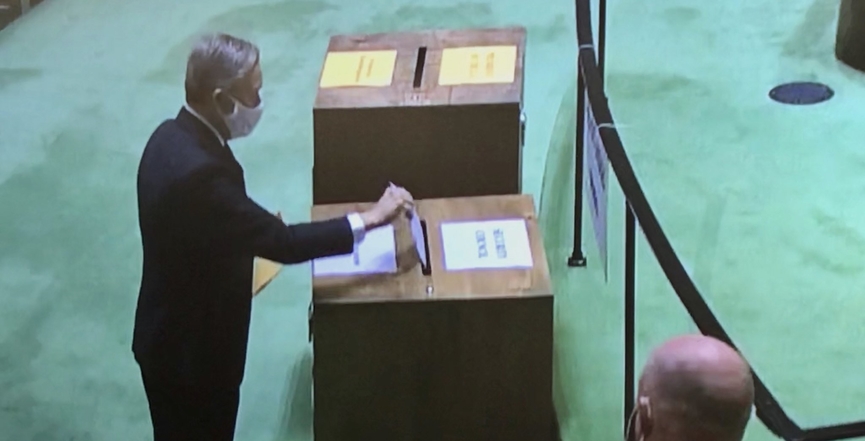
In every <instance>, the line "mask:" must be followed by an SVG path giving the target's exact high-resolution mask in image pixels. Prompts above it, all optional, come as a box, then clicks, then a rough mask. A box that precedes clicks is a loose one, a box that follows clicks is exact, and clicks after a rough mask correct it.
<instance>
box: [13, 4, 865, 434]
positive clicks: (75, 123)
mask: <svg viewBox="0 0 865 441" xmlns="http://www.w3.org/2000/svg"><path fill="white" fill-rule="evenodd" d="M336 3H337V2H336V0H333V3H328V2H325V1H306V2H304V1H294V0H291V1H282V2H279V1H271V2H268V3H257V4H250V3H249V2H244V1H242V0H209V1H185V2H177V1H173V0H172V1H169V0H150V1H147V2H132V1H127V0H102V1H98V0H50V1H48V2H46V3H45V4H42V5H40V6H39V7H37V8H36V9H34V10H33V11H32V12H31V13H30V14H29V15H27V16H25V17H24V18H23V19H21V20H20V21H19V22H17V23H16V24H14V25H13V26H11V27H9V28H7V29H6V30H4V31H2V32H0V134H2V138H0V139H2V141H0V207H2V208H0V296H2V307H0V439H3V440H6V439H9V440H15V441H26V440H38V441H43V440H45V441H53V440H58V441H59V440H70V439H75V440H94V441H116V440H146V439H149V417H148V414H147V407H146V401H145V397H144V393H143V390H142V388H141V385H140V381H139V378H138V375H137V370H136V366H135V364H134V362H133V360H132V356H131V353H130V349H129V345H130V339H131V330H132V316H133V312H134V305H135V298H136V290H137V284H138V280H139V279H138V278H139V274H140V259H141V252H140V248H139V238H138V230H137V220H136V211H135V193H134V185H135V178H134V176H135V168H136V165H137V161H138V159H139V154H140V151H141V148H142V147H143V145H144V143H145V141H146V139H147V137H148V136H149V134H150V132H151V130H152V129H153V128H154V127H155V126H156V125H157V124H158V123H159V122H160V121H161V120H163V119H164V118H167V117H170V116H171V115H173V114H174V113H175V112H176V110H177V109H178V107H179V105H180V104H181V100H182V96H183V95H182V81H183V70H184V57H185V55H186V51H187V49H188V45H189V43H190V40H191V38H193V37H194V36H195V35H198V34H200V33H202V32H204V31H214V30H220V31H225V32H230V33H236V34H238V35H241V36H244V37H248V38H250V39H252V40H254V41H256V42H257V43H258V44H259V45H260V46H261V47H262V50H263V67H264V73H265V83H266V86H265V92H264V99H265V100H266V101H267V103H268V110H267V112H266V116H265V117H264V119H263V120H262V123H261V125H260V128H259V129H258V131H257V132H256V135H255V136H254V137H252V138H250V139H248V140H244V141H241V142H237V143H235V150H236V152H237V155H238V156H239V158H240V160H241V162H242V163H243V164H244V165H245V167H246V169H247V176H248V181H249V187H250V190H251V192H252V193H253V194H254V195H255V197H256V198H257V199H258V200H259V201H260V202H261V203H263V204H264V205H266V206H268V207H270V208H272V209H280V210H282V212H283V213H284V214H285V215H286V216H287V218H288V219H289V220H292V221H297V220H304V219H306V218H307V215H308V214H307V213H308V210H307V207H308V206H309V203H310V169H311V156H312V152H311V141H312V140H311V130H310V128H311V123H312V121H311V106H312V102H313V97H314V93H315V85H316V80H317V74H318V70H319V68H320V65H321V61H322V59H323V54H324V50H325V47H326V45H327V41H328V37H329V35H331V34H336V33H356V32H385V31H393V30H404V29H426V28H467V27H488V26H500V25H516V24H518V25H523V26H526V27H527V29H528V33H529V37H528V40H529V43H528V44H529V47H528V51H527V60H526V63H527V74H526V81H527V84H526V93H525V96H526V111H527V113H528V116H529V126H528V133H527V148H526V157H525V173H524V179H525V180H524V189H525V191H526V192H527V193H531V194H533V195H535V197H536V198H538V199H539V200H541V201H542V210H541V215H542V222H543V226H544V234H545V239H546V242H547V249H548V254H549V260H550V264H551V270H552V272H553V275H554V279H555V282H556V289H557V293H556V294H557V296H556V331H557V333H556V339H557V340H556V346H557V352H556V391H557V392H556V394H557V396H556V401H557V404H558V407H559V413H560V415H561V419H562V425H563V432H564V438H565V439H567V440H580V441H583V440H587V441H594V440H598V441H600V440H610V439H618V437H620V436H621V413H622V410H621V408H622V367H621V355H622V340H623V334H622V320H621V318H622V313H621V310H622V301H621V292H622V264H621V262H622V258H623V255H622V252H621V250H622V233H621V232H622V231H623V230H622V225H623V217H624V215H623V210H622V209H621V208H620V207H623V205H624V202H623V201H622V196H621V193H620V192H619V191H618V190H614V191H613V194H612V196H611V200H610V204H611V205H610V206H611V221H610V222H611V227H610V230H611V234H610V247H611V261H610V278H609V282H608V283H604V277H603V271H602V269H601V266H600V264H599V261H598V258H597V256H596V248H595V246H594V243H593V242H592V240H593V237H592V235H591V230H590V224H589V223H588V222H587V223H586V226H585V227H586V228H585V232H586V250H587V252H588V255H589V259H590V266H589V268H588V269H581V270H572V269H568V268H567V267H566V266H565V264H564V262H565V258H566V257H567V255H568V254H569V253H570V242H571V218H572V213H571V209H570V207H571V203H572V200H573V194H572V193H573V190H572V188H573V182H572V173H573V171H572V166H571V165H570V164H571V163H572V154H573V131H574V123H573V121H574V112H575V100H574V84H573V83H574V72H575V66H574V64H575V53H576V52H575V31H574V21H573V15H574V6H573V4H572V3H573V2H571V1H564V0H561V1H560V0H556V1H549V2H546V3H545V4H544V7H538V4H537V3H536V2H525V1H517V0H497V1H491V0H487V1H482V2H477V3H471V2H462V3H460V2H453V1H443V0H437V1H432V0H415V1H411V2H409V1H406V0H400V1H397V0H390V1H387V0H367V1H363V2H348V1H342V2H341V4H336ZM837 3H838V2H837V0H787V1H785V2H777V1H772V0H751V1H725V2H706V1H698V0H664V1H663V2H646V1H644V0H610V3H609V6H610V11H609V12H610V16H609V28H608V32H609V34H608V53H607V55H608V65H607V73H608V86H609V95H610V106H611V108H612V110H613V113H614V115H615V117H616V120H617V122H618V125H619V129H620V131H621V133H622V137H623V139H624V141H625V145H626V148H627V149H628V151H629V154H630V156H631V158H632V161H633V162H634V165H635V167H636V169H637V172H638V174H639V177H640V179H641V180H642V182H643V186H644V188H645V191H646V192H647V194H648V196H649V199H650V202H651V203H652V205H653V206H654V208H655V210H656V213H657V214H658V216H659V218H660V220H661V222H662V224H663V225H664V226H665V228H666V230H667V232H668V234H669V235H670V237H671V239H672V241H673V244H674V246H675V247H676V249H677V251H678V252H679V254H680V256H681V258H682V260H683V261H684V262H685V264H686V265H687V266H688V267H689V268H690V269H692V274H693V276H694V278H695V280H696V281H697V283H698V285H699V286H700V288H701V289H702V290H703V291H704V293H705V295H706V298H707V299H708V301H709V302H710V304H711V306H712V307H713V308H714V310H715V311H716V312H717V314H718V315H719V317H720V319H721V321H722V323H724V325H725V326H726V327H727V328H728V330H729V332H730V333H731V334H732V336H733V338H734V339H735V340H736V341H737V342H739V344H740V345H741V347H742V349H743V350H744V352H745V354H746V355H747V357H748V358H749V359H750V360H751V361H752V362H753V364H754V366H755V367H756V369H757V370H758V372H759V373H760V374H761V375H762V376H763V377H764V379H765V380H766V382H767V383H768V385H769V387H770V388H771V389H772V390H773V392H775V393H776V395H777V397H778V399H779V400H780V401H781V403H782V404H783V405H784V406H785V408H786V409H787V410H788V412H790V413H791V415H792V416H793V417H794V418H795V419H796V420H797V421H798V422H800V423H801V424H803V425H806V426H810V425H815V424H824V423H836V422H842V421H848V420H853V419H859V418H863V419H865V404H863V403H865V400H863V398H865V379H863V377H862V376H861V368H860V367H861V366H863V365H865V351H863V350H862V349H863V348H862V347H861V346H862V345H865V343H863V342H865V339H863V336H865V335H863V334H865V327H863V326H862V325H861V324H860V322H859V320H858V318H859V316H860V314H859V311H860V310H861V309H862V307H863V306H865V297H858V296H857V294H858V292H857V289H858V288H859V287H861V286H865V283H863V282H865V261H863V260H862V257H861V256H862V255H863V254H865V204H859V203H857V196H859V192H860V191H862V190H865V184H863V183H862V182H863V181H861V179H860V177H861V176H862V172H863V171H865V153H862V152H859V151H857V147H858V145H859V144H860V143H861V140H862V139H863V137H865V136H863V135H865V124H863V122H862V118H863V117H865V107H862V105H861V103H862V102H865V101H863V98H865V87H863V86H865V75H862V74H857V73H854V72H852V71H850V70H848V69H845V68H843V67H840V66H839V65H838V64H837V63H836V62H835V61H834V60H833V57H832V45H833V30H834V26H835V11H836V10H837ZM594 6H595V11H597V1H595V4H594ZM596 30H597V27H596ZM800 79H807V80H810V79H816V80H820V81H825V82H827V83H829V84H830V85H831V86H832V87H834V88H835V90H836V92H837V93H838V94H837V96H836V98H835V99H834V100H832V101H831V102H829V103H827V104H824V105H821V106H817V107H810V108H789V107H783V106H780V105H777V104H774V103H771V102H770V101H768V99H767V98H766V93H767V92H768V90H769V89H770V88H771V87H772V86H774V85H776V84H777V83H780V82H783V81H788V80H800ZM639 246H640V248H639V257H638V259H639V260H638V262H639V273H638V295H639V298H638V308H639V309H638V329H639V345H640V354H639V355H640V357H641V359H642V357H643V356H644V355H645V349H646V348H647V347H648V346H649V345H654V344H656V343H658V342H660V341H661V340H662V339H664V338H666V337H668V336H670V335H673V334H675V333H680V332H687V331H692V330H693V326H692V325H691V323H690V321H689V320H688V317H687V315H686V313H685V312H684V310H683V308H682V307H681V306H680V304H679V303H678V300H677V299H676V298H675V296H674V294H673V293H672V291H671V290H670V288H669V286H668V284H667V283H666V281H665V279H664V277H663V275H662V273H661V272H660V269H659V268H658V266H657V264H656V263H655V261H654V259H653V257H652V255H651V252H650V251H649V250H648V247H647V246H646V244H645V242H644V241H642V240H641V242H640V244H639ZM308 301H309V281H308V269H307V268H306V267H297V268H291V269H289V270H287V271H284V272H283V273H282V275H281V276H280V277H279V278H278V279H277V281H275V282H274V283H273V284H272V285H271V286H270V287H269V288H268V289H267V291H266V292H265V293H264V294H263V295H262V296H261V297H259V298H258V299H256V301H255V307H254V312H253V314H254V317H253V326H252V333H251V337H250V339H251V342H250V354H249V360H248V370H247V376H246V381H245V383H244V387H243V391H242V393H243V397H242V403H241V410H240V422H239V427H238V440H239V441H271V440H295V439H297V440H308V439H310V438H311V434H310V432H311V429H310V426H311V415H312V410H311V403H310V372H309V368H310V357H311V353H310V349H309V347H308V345H307V342H306V307H307V304H308ZM748 439H749V440H768V439H771V436H770V435H769V434H768V433H767V432H766V431H765V429H763V428H762V426H761V425H760V424H758V423H755V424H753V425H752V429H751V430H750V432H749V434H748Z"/></svg>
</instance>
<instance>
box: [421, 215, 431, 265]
mask: <svg viewBox="0 0 865 441" xmlns="http://www.w3.org/2000/svg"><path fill="white" fill-rule="evenodd" d="M420 228H421V231H422V232H423V242H424V247H423V253H424V254H425V256H420V258H421V262H420V265H421V273H422V274H423V275H425V276H431V275H432V259H430V253H429V230H428V229H427V222H426V221H425V220H423V219H421V221H420Z"/></svg>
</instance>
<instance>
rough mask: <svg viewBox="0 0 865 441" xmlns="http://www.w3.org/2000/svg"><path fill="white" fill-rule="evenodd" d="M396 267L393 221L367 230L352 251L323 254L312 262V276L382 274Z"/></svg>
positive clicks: (393, 271)
mask: <svg viewBox="0 0 865 441" xmlns="http://www.w3.org/2000/svg"><path fill="white" fill-rule="evenodd" d="M396 271H397V266H396V241H395V240H394V234H393V225H386V226H383V227H380V228H376V229H374V230H370V231H367V232H366V235H365V237H364V238H363V240H362V241H361V242H360V243H359V244H357V245H355V247H354V252H353V253H351V254H345V255H342V256H333V257H324V258H321V259H315V260H314V261H313V262H312V274H313V276H347V275H359V274H383V273H395V272H396Z"/></svg>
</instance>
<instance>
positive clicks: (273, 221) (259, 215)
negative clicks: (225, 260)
mask: <svg viewBox="0 0 865 441" xmlns="http://www.w3.org/2000/svg"><path fill="white" fill-rule="evenodd" d="M203 175H204V176H203V177H202V178H201V179H197V180H196V181H197V182H196V185H195V187H196V188H197V191H195V192H194V193H197V195H198V197H197V198H196V199H198V201H199V202H198V203H199V204H201V205H200V207H201V208H202V209H203V210H202V211H203V212H202V214H203V217H204V219H202V221H201V226H200V228H201V231H200V232H201V233H203V236H204V237H202V239H204V240H207V241H216V242H217V243H222V244H225V245H227V246H228V247H229V248H231V249H234V250H239V251H242V252H245V253H249V254H251V255H254V256H258V257H263V258H265V259H269V260H273V261H275V262H279V263H283V264H293V263H301V262H306V261H309V260H313V259H317V258H320V257H329V256H336V255H341V254H348V253H351V252H352V251H353V250H354V235H353V234H352V230H351V225H350V223H349V221H348V219H347V218H346V217H342V218H336V219H331V220H326V221H319V222H307V223H299V224H294V225H285V224H284V223H283V222H282V220H280V219H279V218H278V217H276V216H275V215H273V214H271V213H270V212H268V211H267V210H265V209H264V208H262V207H261V206H260V205H258V204H257V203H256V202H255V201H253V200H252V199H250V198H249V197H248V196H247V195H246V193H245V192H244V191H243V189H242V188H240V187H239V186H238V185H237V184H236V183H233V182H231V181H230V180H229V179H228V178H227V177H224V176H220V174H217V173H204V174H203ZM211 243H213V242H211Z"/></svg>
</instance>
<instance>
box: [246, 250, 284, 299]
mask: <svg viewBox="0 0 865 441" xmlns="http://www.w3.org/2000/svg"><path fill="white" fill-rule="evenodd" d="M254 265H255V266H254V270H253V271H254V272H253V275H252V296H253V297H255V296H257V295H258V294H259V293H260V292H261V291H262V290H263V289H264V288H265V287H266V286H267V285H269V284H270V282H272V281H273V279H275V278H276V276H277V275H278V274H279V271H280V270H281V269H282V265H280V264H278V263H276V262H271V261H270V260H267V259H261V258H258V257H256V258H255V263H254Z"/></svg>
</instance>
